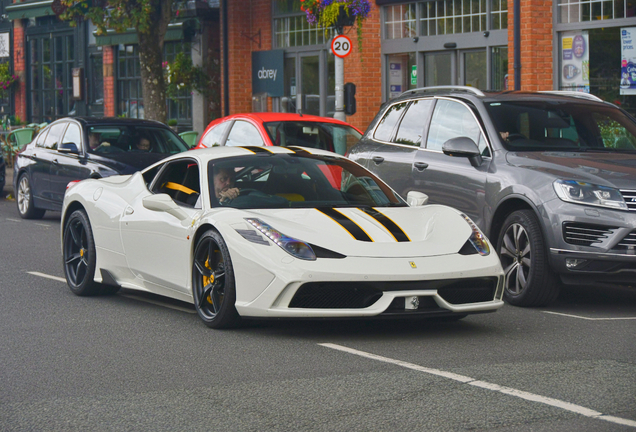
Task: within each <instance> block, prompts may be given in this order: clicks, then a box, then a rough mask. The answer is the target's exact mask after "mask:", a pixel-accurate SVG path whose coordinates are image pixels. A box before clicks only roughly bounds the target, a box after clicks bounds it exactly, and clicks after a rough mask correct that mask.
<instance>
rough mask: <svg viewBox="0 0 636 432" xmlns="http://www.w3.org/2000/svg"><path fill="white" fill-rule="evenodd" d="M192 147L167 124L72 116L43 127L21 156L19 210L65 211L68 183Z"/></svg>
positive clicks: (16, 176) (34, 213) (37, 213)
mask: <svg viewBox="0 0 636 432" xmlns="http://www.w3.org/2000/svg"><path fill="white" fill-rule="evenodd" d="M187 149H188V147H187V145H186V144H185V143H184V142H183V140H181V138H179V137H178V136H177V134H175V133H174V132H173V131H172V130H171V129H170V128H169V127H167V126H165V125H164V124H162V123H159V122H155V121H149V120H138V119H126V118H93V117H68V118H63V119H60V120H57V121H55V122H53V123H51V124H50V125H48V126H47V127H46V128H44V129H43V130H42V131H41V132H40V133H39V134H38V135H37V136H36V137H35V139H34V140H33V141H32V142H31V143H30V144H28V145H27V146H26V148H24V150H22V151H21V152H19V153H18V154H17V157H16V162H15V166H14V173H13V184H14V188H15V191H16V192H15V193H16V203H17V206H18V212H19V214H20V216H21V217H23V218H25V219H37V218H41V217H42V216H44V213H45V211H46V210H57V211H59V210H61V208H62V200H63V198H64V192H65V191H66V186H67V185H68V183H69V182H71V181H73V180H82V179H86V178H101V177H108V176H111V175H114V174H131V173H134V172H136V171H138V170H140V169H143V168H145V167H147V166H149V165H151V164H153V163H155V162H157V161H159V160H161V159H163V158H165V157H166V156H168V155H171V154H175V153H179V152H182V151H185V150H187Z"/></svg>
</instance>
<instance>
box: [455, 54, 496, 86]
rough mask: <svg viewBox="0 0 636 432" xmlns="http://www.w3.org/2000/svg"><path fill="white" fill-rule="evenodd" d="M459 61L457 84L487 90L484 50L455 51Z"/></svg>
mask: <svg viewBox="0 0 636 432" xmlns="http://www.w3.org/2000/svg"><path fill="white" fill-rule="evenodd" d="M457 56H458V60H459V68H458V78H457V82H458V83H459V84H460V85H465V86H469V87H475V88H478V89H481V90H486V89H489V88H490V86H489V85H488V79H487V77H488V70H487V65H488V63H487V59H486V50H485V49H479V50H460V51H457Z"/></svg>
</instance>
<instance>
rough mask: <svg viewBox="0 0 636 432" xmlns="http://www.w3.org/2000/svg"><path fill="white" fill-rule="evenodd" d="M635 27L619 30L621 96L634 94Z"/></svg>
mask: <svg viewBox="0 0 636 432" xmlns="http://www.w3.org/2000/svg"><path fill="white" fill-rule="evenodd" d="M635 38H636V27H628V28H622V29H621V83H620V88H621V94H622V95H634V94H636V40H634V39H635Z"/></svg>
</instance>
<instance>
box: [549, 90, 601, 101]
mask: <svg viewBox="0 0 636 432" xmlns="http://www.w3.org/2000/svg"><path fill="white" fill-rule="evenodd" d="M539 93H548V94H555V95H563V96H571V97H576V98H579V99H587V100H592V101H595V102H603V99H601V98H600V97H598V96H594V95H593V94H590V93H585V92H578V91H573V90H544V91H540V92H539Z"/></svg>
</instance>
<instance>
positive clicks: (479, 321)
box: [0, 199, 636, 431]
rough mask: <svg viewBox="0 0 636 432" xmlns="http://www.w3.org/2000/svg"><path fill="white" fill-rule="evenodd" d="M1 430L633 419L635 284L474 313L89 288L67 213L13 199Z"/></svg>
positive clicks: (543, 427) (418, 426)
mask: <svg viewBox="0 0 636 432" xmlns="http://www.w3.org/2000/svg"><path fill="white" fill-rule="evenodd" d="M0 234H1V236H2V237H1V240H0V241H1V245H2V246H1V247H0V338H1V339H0V430H2V431H129V430H130V431H132V430H134V431H175V430H184V431H185V430H187V431H199V430H201V431H203V430H206V431H210V430H212V431H216V430H223V431H227V430H231V431H266V430H272V431H279V430H280V431H288V430H301V431H342V430H352V431H467V430H469V431H492V430H496V431H623V430H625V431H628V430H630V431H632V430H636V344H635V343H634V342H635V341H636V290H634V289H630V288H626V287H620V288H611V287H604V288H602V287H594V288H591V289H590V288H582V287H572V288H569V289H567V290H566V291H564V293H563V294H562V295H561V296H560V298H559V300H558V302H557V303H556V304H554V305H552V306H550V307H548V308H537V309H521V308H515V307H512V306H508V305H506V306H504V308H502V309H500V310H499V311H498V312H496V313H492V314H484V315H473V316H469V317H467V318H465V319H463V320H461V321H459V322H436V321H415V322H413V321H371V320H349V321H297V320H294V321H254V322H250V323H248V324H246V325H245V326H243V327H242V328H239V329H235V330H230V331H214V330H210V329H208V328H207V327H205V326H204V325H203V324H202V323H201V322H200V321H199V318H198V317H197V315H196V314H195V313H194V309H193V307H192V306H191V305H188V304H185V303H180V302H176V301H170V300H166V299H163V298H161V297H157V296H150V295H140V294H137V293H135V292H133V291H129V290H122V291H120V293H119V294H117V295H114V296H110V297H98V298H80V297H76V296H74V295H73V294H72V293H71V292H70V290H69V289H68V288H67V286H66V284H65V282H64V281H63V275H64V273H63V270H62V262H61V252H60V246H59V243H60V241H59V234H60V222H59V213H47V216H45V218H44V219H43V220H38V221H26V220H22V219H20V217H19V216H18V214H17V210H16V208H15V202H13V201H7V200H6V199H0Z"/></svg>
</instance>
